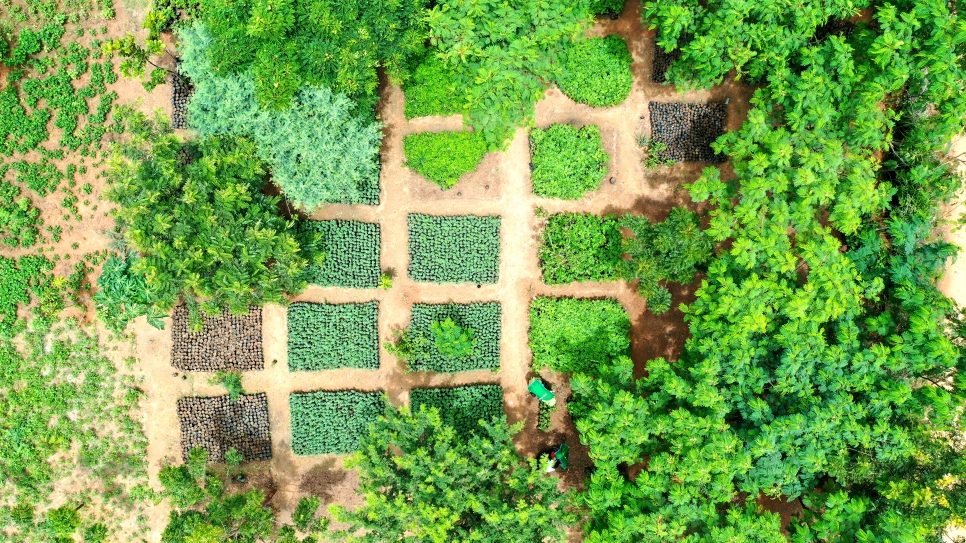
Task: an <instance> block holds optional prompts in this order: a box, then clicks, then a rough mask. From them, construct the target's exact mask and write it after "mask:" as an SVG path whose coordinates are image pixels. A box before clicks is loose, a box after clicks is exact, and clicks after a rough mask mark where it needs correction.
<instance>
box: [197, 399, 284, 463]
mask: <svg viewBox="0 0 966 543" xmlns="http://www.w3.org/2000/svg"><path fill="white" fill-rule="evenodd" d="M178 420H179V421H180V422H181V454H182V457H183V458H184V459H185V460H187V458H188V452H189V451H191V449H193V448H195V447H202V448H204V449H207V451H208V460H209V461H210V462H223V461H224V459H225V452H226V451H228V449H231V448H234V449H235V450H237V451H238V452H240V453H241V454H242V455H243V456H244V457H245V461H246V462H255V461H259V460H270V459H271V458H272V436H271V433H270V430H269V425H268V397H266V396H265V394H264V393H262V394H243V395H241V396H239V397H238V398H237V399H235V401H231V399H230V398H229V397H228V396H214V397H209V398H199V397H186V398H181V399H180V400H178Z"/></svg>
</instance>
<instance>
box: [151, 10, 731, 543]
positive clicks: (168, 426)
mask: <svg viewBox="0 0 966 543" xmlns="http://www.w3.org/2000/svg"><path fill="white" fill-rule="evenodd" d="M631 4H635V3H634V2H631ZM593 33H594V34H599V35H603V34H611V33H616V34H620V35H621V36H623V37H624V38H625V39H627V40H628V42H629V45H630V48H631V51H632V54H633V58H634V64H633V66H632V70H633V73H634V88H633V91H632V93H631V96H630V97H629V98H628V99H627V100H626V101H625V102H624V103H622V104H621V105H619V106H617V107H613V108H606V109H595V108H591V107H588V106H583V105H578V104H575V103H574V102H573V101H571V100H570V99H569V98H567V97H566V96H564V95H563V94H562V93H561V92H559V91H558V90H556V89H552V90H550V91H548V92H547V95H546V98H545V99H544V100H543V101H541V102H540V103H538V104H537V109H536V119H535V125H536V126H540V127H544V126H547V125H549V124H551V123H557V122H565V123H573V124H577V125H583V124H585V123H593V124H597V125H599V126H600V127H601V132H602V134H603V136H604V141H605V148H606V150H607V151H608V153H609V154H610V155H611V162H610V164H609V173H608V175H607V177H606V178H605V180H604V181H603V182H602V184H601V186H600V188H599V190H597V191H595V192H593V193H591V194H590V195H588V196H587V197H585V198H583V199H581V200H577V201H559V200H545V199H541V198H537V197H535V196H534V195H533V194H532V193H531V185H530V180H529V167H528V164H529V150H528V143H527V130H526V129H519V130H518V131H517V133H516V137H515V138H514V140H513V141H512V143H511V144H510V145H509V147H508V149H507V150H506V152H498V153H492V154H490V155H488V156H487V157H486V158H485V159H484V160H483V162H482V164H481V165H480V167H479V168H478V169H477V171H476V172H474V173H472V174H469V175H467V176H465V177H464V178H463V179H462V180H461V181H460V182H459V183H458V184H457V185H456V186H455V187H453V188H452V189H450V190H448V191H445V192H443V191H441V190H440V189H439V187H437V186H436V185H434V184H432V183H430V182H428V181H426V180H425V179H423V178H421V177H420V176H419V175H418V174H416V173H415V172H413V171H411V170H409V169H408V168H406V167H405V166H403V161H404V157H403V154H402V139H403V137H404V136H406V135H408V134H412V133H416V132H423V131H443V130H459V129H461V127H462V120H461V118H460V117H459V116H453V117H447V118H438V117H426V118H420V119H413V120H411V121H407V120H406V119H405V117H404V115H403V100H404V98H403V95H402V92H401V90H400V89H399V88H398V87H387V88H386V89H385V91H384V97H383V102H382V105H381V113H382V117H383V120H384V122H385V123H386V136H385V140H384V144H383V154H382V165H383V167H382V178H381V190H382V194H381V201H380V204H379V205H377V206H346V205H330V206H325V207H324V208H323V209H322V210H320V211H318V212H317V213H315V214H314V215H313V216H312V217H311V218H312V219H316V220H323V219H334V218H340V219H351V220H363V221H370V222H379V223H380V224H381V227H382V256H381V258H382V267H383V268H384V269H389V270H392V271H393V272H394V275H395V280H394V283H393V288H392V289H390V290H387V291H384V290H375V289H373V290H354V289H339V288H319V287H311V288H309V289H308V290H307V291H306V292H304V293H303V294H301V295H300V296H298V297H297V300H299V301H314V302H321V301H326V302H330V303H344V302H360V301H370V300H378V301H379V333H380V338H381V340H382V341H384V340H385V339H387V338H389V337H391V334H392V331H393V330H397V329H400V328H404V327H406V326H407V325H408V321H409V313H410V308H411V306H412V304H413V303H415V302H423V303H442V302H451V301H452V302H458V303H468V302H475V301H499V302H500V303H501V304H502V308H503V322H502V326H503V337H502V343H501V366H500V370H499V371H498V372H492V371H486V370H484V371H475V372H466V373H460V374H455V375H444V374H427V373H410V374H406V373H403V372H402V371H401V370H400V369H399V367H398V366H397V364H396V363H395V360H394V358H393V357H392V356H390V355H389V354H388V353H386V352H385V351H384V350H382V352H381V360H382V364H381V366H380V369H379V370H376V371H374V370H336V371H325V372H298V373H291V372H289V371H288V369H287V349H286V341H287V337H286V335H287V333H286V309H285V308H284V307H279V306H268V307H266V308H265V309H264V312H263V326H264V330H263V334H264V337H263V344H264V348H265V361H266V366H265V370H263V371H256V372H248V373H246V374H245V376H244V387H245V389H246V390H247V391H253V392H260V391H264V392H266V393H267V394H268V399H269V404H270V406H271V411H272V415H271V424H272V441H273V456H274V458H273V460H272V461H271V462H267V463H265V464H266V465H265V466H263V469H267V470H268V472H269V473H270V475H271V479H272V480H273V482H274V485H273V486H274V488H275V490H276V492H275V494H274V497H273V504H274V505H275V506H276V507H278V508H279V509H280V510H281V511H282V516H283V519H287V517H288V515H289V514H290V511H291V509H292V507H293V506H294V504H295V502H296V501H297V499H298V497H299V496H301V495H304V494H306V493H312V494H316V495H320V496H322V497H323V500H324V501H325V502H326V503H342V504H345V505H350V506H351V505H355V504H358V503H359V499H358V497H357V496H356V495H355V493H354V489H355V485H356V482H357V477H356V475H355V474H354V473H353V472H351V471H346V470H343V469H341V458H339V457H334V456H316V457H299V456H295V455H294V454H292V452H291V443H290V440H291V432H290V427H291V424H290V419H289V410H288V396H289V394H291V393H292V392H296V391H305V390H319V389H328V390H338V389H346V388H352V389H359V390H380V391H385V392H386V393H387V395H388V397H389V400H390V401H391V402H392V403H394V404H396V405H405V404H407V403H408V401H409V391H410V390H411V389H412V388H414V387H425V386H445V385H461V384H471V383H498V384H500V385H502V387H503V389H504V404H505V408H506V411H507V414H508V416H509V419H510V421H511V422H516V421H519V420H522V419H527V423H526V427H525V429H524V431H523V432H521V434H520V435H518V436H517V439H516V444H517V447H518V450H519V451H520V453H521V454H524V455H526V456H531V457H532V456H536V455H537V454H539V453H540V452H541V451H543V450H545V449H547V448H548V447H550V446H551V445H553V444H555V443H557V442H559V441H560V440H566V441H567V442H568V443H569V444H570V445H571V451H572V462H573V467H572V468H571V469H570V470H569V471H568V472H565V473H564V474H563V479H564V482H565V484H567V485H572V484H579V482H580V480H581V479H582V478H583V472H584V467H586V466H587V464H588V461H587V457H586V449H585V448H583V447H582V446H580V445H579V441H578V439H577V436H576V431H575V429H574V428H573V425H572V423H571V422H570V420H569V417H568V416H567V414H566V410H565V409H558V410H557V411H556V412H555V413H554V416H553V431H552V432H550V433H544V432H539V431H537V430H536V412H537V404H536V400H535V399H534V398H532V397H531V396H530V395H529V394H528V393H527V391H526V385H527V382H528V380H529V378H530V377H531V376H532V373H531V371H530V361H531V353H530V351H529V347H528V343H527V328H528V326H527V322H528V310H529V304H530V300H531V299H532V298H533V297H534V296H576V297H588V298H591V297H610V298H615V299H617V300H619V301H620V302H621V304H622V305H623V306H624V308H625V309H626V310H627V311H628V313H629V314H630V317H631V322H632V336H633V355H634V360H635V362H636V363H637V367H638V372H639V373H642V372H643V371H644V367H645V362H646V361H647V360H648V359H650V358H654V357H657V356H665V357H668V358H672V359H673V358H676V357H677V356H678V355H679V353H680V350H681V347H682V346H683V342H684V340H685V339H686V334H687V328H686V326H685V325H684V324H683V321H682V318H681V314H680V312H679V311H677V310H674V311H671V312H669V313H667V314H666V315H664V316H662V317H655V316H653V315H651V314H649V313H646V311H645V305H644V303H643V301H642V300H641V299H640V298H639V297H638V296H637V295H636V293H635V291H634V289H632V288H631V287H630V286H629V285H627V284H625V283H623V282H613V283H603V284H595V283H582V284H576V283H575V284H571V285H563V286H553V287H551V286H547V285H544V284H542V283H541V281H540V271H539V268H538V262H537V243H538V237H539V229H540V227H541V220H540V219H539V218H538V215H537V209H538V208H540V209H543V210H545V211H548V212H560V211H589V212H593V213H616V214H621V213H626V212H635V213H642V214H644V215H646V216H648V217H650V218H653V219H663V218H664V216H665V215H666V214H667V212H668V209H669V208H670V207H671V206H674V205H682V204H683V205H690V199H689V197H688V195H687V193H686V192H685V191H683V190H680V185H681V184H682V183H685V182H688V181H693V180H694V179H696V178H697V176H698V175H699V174H700V170H701V169H702V167H703V166H704V165H699V164H681V165H676V166H674V167H671V168H663V169H660V170H654V171H648V172H645V171H644V169H643V167H642V165H641V155H640V151H639V150H638V149H637V147H636V144H635V138H634V136H635V134H637V133H640V132H648V131H649V126H648V123H647V118H648V102H649V101H671V100H683V101H688V102H706V101H721V102H723V101H725V99H726V97H730V102H729V106H728V128H729V129H734V128H737V127H738V126H739V125H740V123H741V121H742V120H743V119H744V116H745V113H746V111H747V107H748V105H747V104H748V96H749V93H748V91H747V89H745V88H743V87H740V86H737V85H733V84H732V85H725V86H722V87H719V88H715V89H712V90H711V91H707V92H694V93H688V94H684V95H678V94H676V93H675V92H674V90H673V89H672V88H670V87H665V86H662V85H657V84H653V83H651V80H650V71H651V59H652V55H653V32H644V31H643V29H642V28H641V24H640V14H639V12H638V11H637V9H636V7H635V8H634V9H630V8H629V9H628V10H627V12H626V13H624V14H623V15H622V17H621V18H620V19H618V20H616V21H611V20H604V21H602V22H601V24H600V25H598V26H597V27H596V28H595V29H594V30H593ZM611 177H613V178H615V180H616V183H614V184H611V183H610V182H609V179H610V178H611ZM409 213H429V214H437V215H439V214H443V215H460V214H477V215H499V216H501V217H502V224H501V232H502V242H501V265H500V280H499V282H498V283H496V284H494V285H484V286H482V287H481V288H477V286H476V285H437V284H427V283H416V282H414V281H411V280H410V279H409V278H408V277H406V275H405V271H406V269H407V267H408V254H407V241H406V237H407V236H406V216H407V214H409ZM673 293H674V303H675V305H676V304H678V303H680V302H688V301H690V300H691V299H692V296H693V287H683V288H678V289H675V290H673ZM135 328H136V329H135V333H136V335H137V350H138V355H139V357H140V358H141V360H142V362H143V364H142V366H143V367H144V369H145V371H146V372H147V374H148V379H147V383H148V387H147V389H148V395H147V399H146V403H145V410H146V411H147V412H148V413H150V417H149V420H148V421H147V426H146V433H147V435H148V439H149V441H150V447H149V450H148V457H149V461H150V465H151V476H152V477H153V478H154V477H156V473H157V470H158V469H159V467H160V466H161V465H162V463H163V462H165V461H178V456H179V451H180V447H179V427H178V420H177V415H176V412H175V402H176V401H177V399H178V398H179V397H181V396H184V395H191V394H199V395H208V394H221V393H223V391H222V389H221V388H219V387H213V386H211V385H209V384H208V383H207V378H208V377H207V376H206V375H200V374H199V375H184V374H178V373H176V372H175V370H174V369H173V368H172V367H171V365H170V351H171V339H170V332H169V331H159V330H155V329H153V328H151V327H149V326H147V325H146V324H145V323H144V322H138V323H137V324H136V327H135ZM545 377H546V378H548V379H549V380H550V381H551V382H552V383H553V384H554V386H555V390H557V392H558V393H559V394H560V397H561V398H566V396H567V394H568V392H569V390H568V388H567V386H566V382H565V381H566V380H565V379H563V378H562V377H561V376H556V375H546V376H545ZM161 527H162V526H161V525H158V526H156V531H155V534H156V537H157V534H158V533H159V532H158V531H159V530H160V528H161Z"/></svg>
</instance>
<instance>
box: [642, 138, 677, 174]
mask: <svg viewBox="0 0 966 543" xmlns="http://www.w3.org/2000/svg"><path fill="white" fill-rule="evenodd" d="M637 146H638V147H639V148H640V150H641V154H642V155H643V156H642V157H641V162H642V163H643V164H644V168H645V169H647V170H650V169H653V168H660V167H661V166H673V165H674V164H676V163H677V161H675V160H674V159H673V158H661V155H662V154H663V153H664V152H666V151H667V144H666V143H664V142H663V141H655V140H654V139H653V138H649V137H647V136H646V135H644V134H638V135H637Z"/></svg>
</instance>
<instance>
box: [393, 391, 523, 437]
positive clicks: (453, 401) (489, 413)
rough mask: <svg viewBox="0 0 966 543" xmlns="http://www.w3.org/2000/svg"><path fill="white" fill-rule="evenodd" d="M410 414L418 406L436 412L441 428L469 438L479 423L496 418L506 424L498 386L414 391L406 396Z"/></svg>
mask: <svg viewBox="0 0 966 543" xmlns="http://www.w3.org/2000/svg"><path fill="white" fill-rule="evenodd" d="M409 403H410V405H411V406H412V411H413V412H418V411H419V408H420V406H423V405H425V406H426V407H427V408H431V407H435V408H437V409H439V414H440V417H441V418H442V419H443V424H444V425H447V426H452V427H453V428H454V429H455V430H456V432H457V434H459V435H471V434H474V433H476V432H477V431H479V430H480V428H481V427H480V425H479V421H481V420H486V421H489V420H492V419H493V417H498V418H499V419H500V420H501V421H504V422H505V421H506V413H504V412H503V388H501V387H500V385H470V386H462V387H451V388H417V389H413V390H412V391H411V392H410V393H409Z"/></svg>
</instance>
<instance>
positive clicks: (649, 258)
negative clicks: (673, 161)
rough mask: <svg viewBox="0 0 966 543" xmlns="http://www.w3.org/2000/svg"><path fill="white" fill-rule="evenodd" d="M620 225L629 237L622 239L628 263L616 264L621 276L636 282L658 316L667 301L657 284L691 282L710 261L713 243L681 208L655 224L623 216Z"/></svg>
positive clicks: (634, 217)
mask: <svg viewBox="0 0 966 543" xmlns="http://www.w3.org/2000/svg"><path fill="white" fill-rule="evenodd" d="M620 224H621V226H622V227H624V228H627V229H628V230H630V231H631V233H632V236H631V237H628V238H625V239H624V253H626V254H628V255H630V259H629V260H620V261H619V262H618V264H619V268H620V273H621V276H622V277H623V278H624V279H626V280H627V281H635V280H637V281H639V283H638V285H637V291H638V293H639V294H640V295H641V297H642V298H644V299H645V300H647V302H648V307H649V308H650V309H651V311H652V312H653V313H654V314H656V315H660V314H661V313H664V312H665V311H667V310H668V309H669V308H670V297H671V294H670V292H668V290H667V288H665V287H664V286H663V285H662V284H661V283H665V282H668V281H673V282H675V283H684V284H687V283H691V282H692V281H694V275H695V274H696V273H697V271H698V268H699V267H701V266H703V265H704V264H706V263H707V262H708V261H709V260H710V259H711V251H712V250H713V249H714V240H712V239H711V237H710V236H708V235H707V234H705V232H704V231H703V230H701V228H700V224H699V221H698V215H697V214H696V213H693V212H691V211H688V210H687V209H685V208H683V207H674V208H671V212H670V214H669V215H668V218H667V219H665V220H664V221H663V222H659V223H656V224H651V221H649V220H648V219H647V218H645V217H640V216H634V215H625V216H624V217H623V218H621V221H620ZM661 309H663V311H661Z"/></svg>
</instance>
